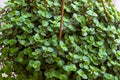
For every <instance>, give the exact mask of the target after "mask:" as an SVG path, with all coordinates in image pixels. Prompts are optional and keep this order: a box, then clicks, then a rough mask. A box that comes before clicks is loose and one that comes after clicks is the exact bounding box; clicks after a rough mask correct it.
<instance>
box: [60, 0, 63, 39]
mask: <svg viewBox="0 0 120 80" xmlns="http://www.w3.org/2000/svg"><path fill="white" fill-rule="evenodd" d="M63 16H64V0H62V11H61V20H60V32H59V40H61V39H62V26H63Z"/></svg>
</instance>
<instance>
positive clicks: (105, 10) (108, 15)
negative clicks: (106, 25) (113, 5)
mask: <svg viewBox="0 0 120 80" xmlns="http://www.w3.org/2000/svg"><path fill="white" fill-rule="evenodd" d="M101 2H102V5H103V8H104V12H105V13H106V15H107V17H108V18H109V19H111V16H110V13H109V12H108V11H107V8H106V6H105V4H104V2H105V0H101Z"/></svg>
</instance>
